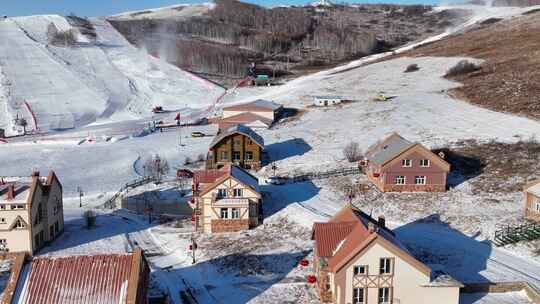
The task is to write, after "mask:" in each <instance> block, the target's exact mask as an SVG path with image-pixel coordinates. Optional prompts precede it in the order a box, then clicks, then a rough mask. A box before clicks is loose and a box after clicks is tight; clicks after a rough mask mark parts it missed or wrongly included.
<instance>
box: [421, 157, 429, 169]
mask: <svg viewBox="0 0 540 304" xmlns="http://www.w3.org/2000/svg"><path fill="white" fill-rule="evenodd" d="M429 165H430V163H429V159H421V160H420V167H429Z"/></svg>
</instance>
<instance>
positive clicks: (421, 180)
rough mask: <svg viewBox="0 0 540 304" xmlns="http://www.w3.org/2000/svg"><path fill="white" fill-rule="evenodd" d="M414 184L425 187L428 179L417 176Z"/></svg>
mask: <svg viewBox="0 0 540 304" xmlns="http://www.w3.org/2000/svg"><path fill="white" fill-rule="evenodd" d="M414 183H415V184H416V185H425V184H426V177H425V176H423V175H421V176H415V177H414Z"/></svg>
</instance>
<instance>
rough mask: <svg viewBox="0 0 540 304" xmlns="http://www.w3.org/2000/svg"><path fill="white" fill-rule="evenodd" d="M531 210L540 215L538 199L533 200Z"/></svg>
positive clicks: (539, 201)
mask: <svg viewBox="0 0 540 304" xmlns="http://www.w3.org/2000/svg"><path fill="white" fill-rule="evenodd" d="M533 210H534V211H536V212H539V213H540V200H539V199H538V198H536V199H535V200H534V203H533Z"/></svg>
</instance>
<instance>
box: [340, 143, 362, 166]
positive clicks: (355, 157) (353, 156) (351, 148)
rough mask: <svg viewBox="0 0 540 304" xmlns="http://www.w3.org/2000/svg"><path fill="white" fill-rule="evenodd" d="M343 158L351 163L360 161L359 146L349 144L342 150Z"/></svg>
mask: <svg viewBox="0 0 540 304" xmlns="http://www.w3.org/2000/svg"><path fill="white" fill-rule="evenodd" d="M343 156H345V158H346V159H347V160H348V161H349V162H351V163H352V162H356V161H359V160H361V159H362V152H361V151H360V145H359V144H358V143H357V142H350V143H349V144H347V145H346V146H345V148H343Z"/></svg>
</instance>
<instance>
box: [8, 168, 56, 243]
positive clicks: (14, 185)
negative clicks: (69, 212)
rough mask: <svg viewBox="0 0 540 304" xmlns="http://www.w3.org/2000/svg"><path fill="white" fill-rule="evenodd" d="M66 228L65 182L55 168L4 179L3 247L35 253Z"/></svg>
mask: <svg viewBox="0 0 540 304" xmlns="http://www.w3.org/2000/svg"><path fill="white" fill-rule="evenodd" d="M63 230H64V212H63V204H62V185H61V184H60V182H59V181H58V178H57V177H56V174H55V173H54V172H53V171H51V172H50V173H49V175H48V176H47V177H40V176H39V172H34V173H32V176H30V177H29V178H2V179H0V250H2V251H9V252H22V251H24V252H28V253H30V254H33V253H34V252H36V251H37V250H39V249H40V248H42V247H43V246H45V245H46V244H47V243H49V242H51V241H52V240H54V239H55V238H56V237H57V236H58V235H59V234H60V233H62V231H63Z"/></svg>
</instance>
